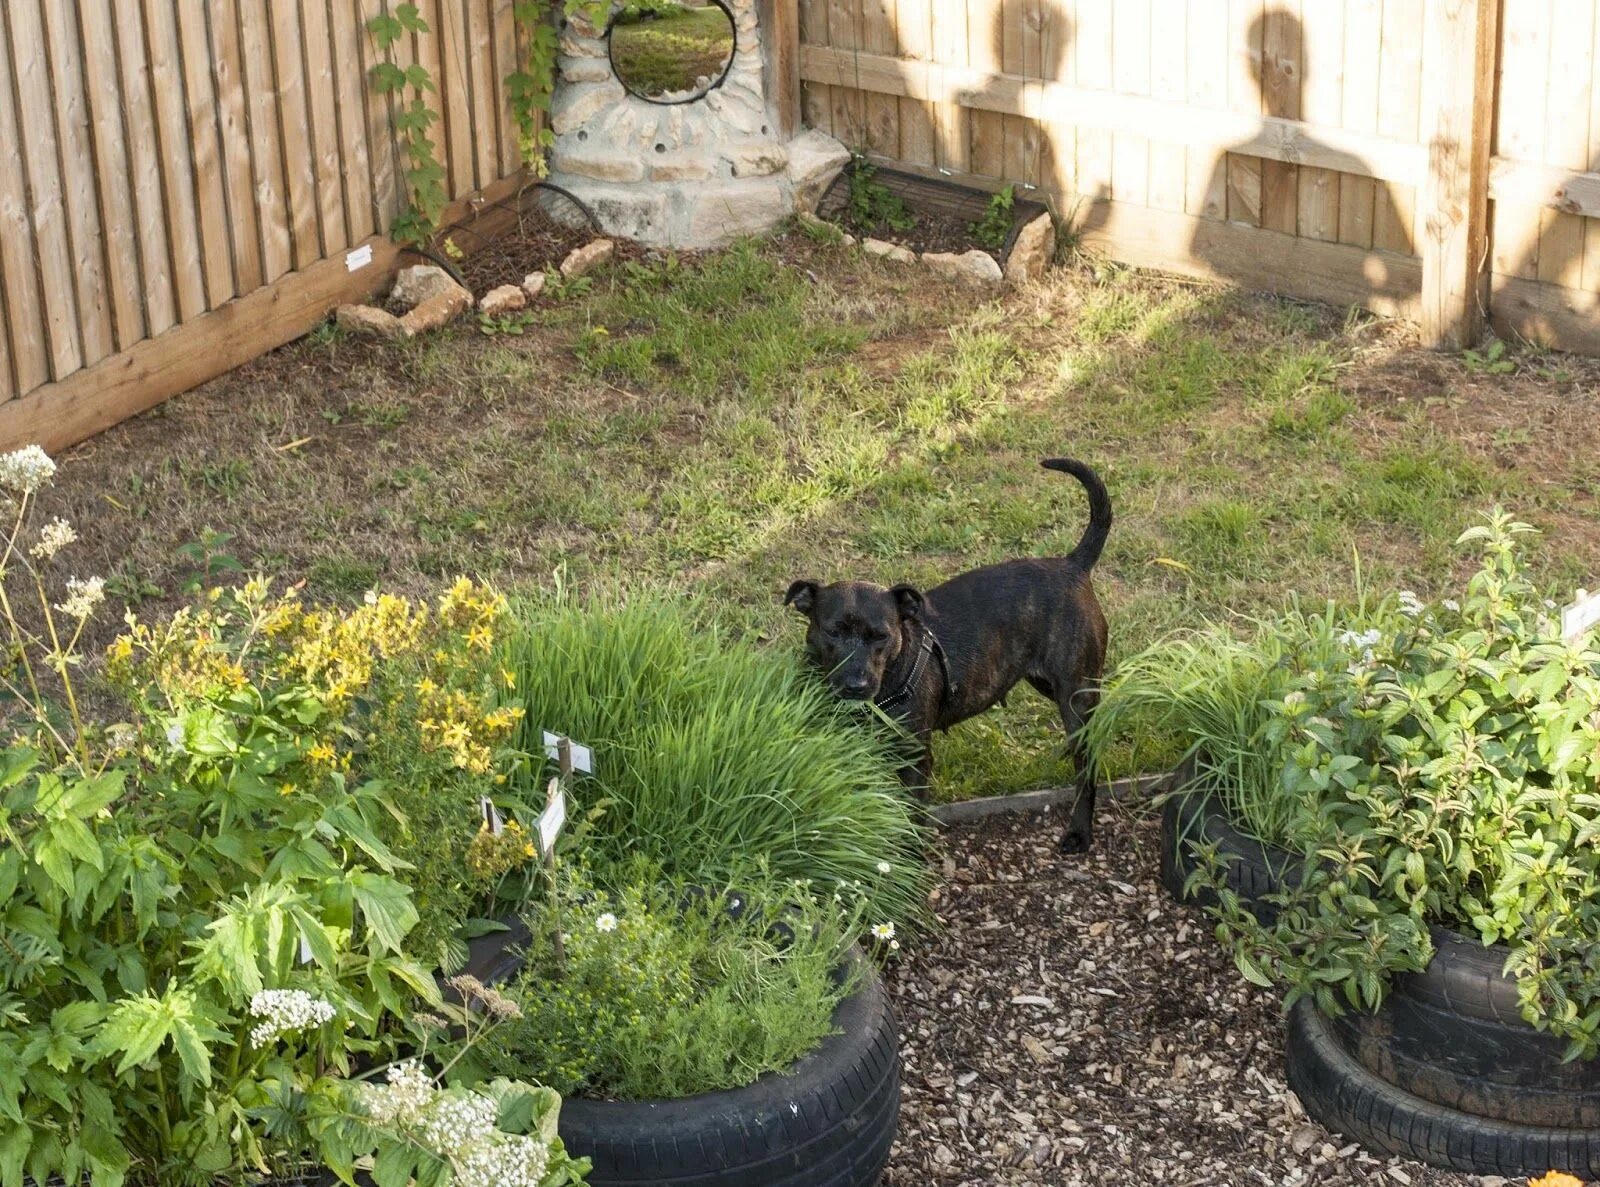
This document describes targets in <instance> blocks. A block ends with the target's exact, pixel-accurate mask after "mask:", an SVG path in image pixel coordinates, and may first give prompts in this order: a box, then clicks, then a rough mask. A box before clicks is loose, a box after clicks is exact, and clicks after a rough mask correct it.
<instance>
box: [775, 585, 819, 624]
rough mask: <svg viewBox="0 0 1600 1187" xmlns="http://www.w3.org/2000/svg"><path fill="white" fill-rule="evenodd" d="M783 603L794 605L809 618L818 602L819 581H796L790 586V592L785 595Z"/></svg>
mask: <svg viewBox="0 0 1600 1187" xmlns="http://www.w3.org/2000/svg"><path fill="white" fill-rule="evenodd" d="M783 604H784V605H785V606H793V607H794V608H795V609H796V610H798V611H799V612H800V613H801V614H804V615H805V616H806V617H807V618H809V617H810V616H811V611H812V609H813V608H814V607H815V606H816V604H817V583H816V582H815V581H796V582H795V583H794V584H793V585H791V586H790V587H789V592H788V593H786V594H784V595H783Z"/></svg>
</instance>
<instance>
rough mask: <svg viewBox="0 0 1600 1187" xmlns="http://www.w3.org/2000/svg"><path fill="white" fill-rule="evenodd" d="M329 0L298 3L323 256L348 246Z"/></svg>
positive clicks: (311, 158)
mask: <svg viewBox="0 0 1600 1187" xmlns="http://www.w3.org/2000/svg"><path fill="white" fill-rule="evenodd" d="M328 8H329V3H328V0H300V36H301V49H302V55H301V56H302V61H303V65H304V70H305V81H306V93H307V98H308V103H307V106H308V107H309V108H310V120H309V125H310V132H311V136H310V150H311V151H310V160H311V164H312V173H311V180H312V185H313V189H314V193H315V195H316V209H317V230H318V232H319V233H320V235H321V239H322V255H324V256H329V255H333V254H335V253H336V252H341V251H343V250H344V249H345V248H346V247H347V246H348V245H349V239H348V237H347V235H346V232H345V221H344V196H343V191H344V176H343V172H344V170H343V162H342V159H341V157H340V155H339V113H338V109H337V105H338V88H337V85H336V84H335V82H334V78H333V49H332V46H331V44H330V42H329V39H328V17H329V13H328Z"/></svg>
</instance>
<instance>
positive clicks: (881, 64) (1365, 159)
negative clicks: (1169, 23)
mask: <svg viewBox="0 0 1600 1187" xmlns="http://www.w3.org/2000/svg"><path fill="white" fill-rule="evenodd" d="M800 77H801V78H802V79H804V80H805V81H807V82H813V83H826V84H827V85H829V86H846V87H855V88H859V89H861V90H864V91H868V92H873V93H877V94H882V95H898V96H901V97H904V98H909V99H921V100H925V101H927V102H932V103H955V104H959V105H960V106H962V107H967V108H973V109H976V110H979V111H997V112H1000V113H1001V114H1003V115H1020V116H1025V117H1027V118H1028V119H1034V120H1042V121H1044V122H1046V123H1057V124H1070V125H1073V126H1075V127H1078V128H1089V129H1093V130H1096V131H1105V132H1116V133H1125V134H1128V135H1132V136H1142V137H1146V138H1148V139H1150V140H1155V141H1159V142H1160V143H1163V144H1184V145H1187V146H1189V147H1190V148H1193V149H1197V150H1200V151H1203V152H1209V153H1213V154H1220V153H1224V152H1231V153H1240V154H1244V155H1248V156H1255V157H1265V158H1267V159H1268V160H1273V161H1283V162H1286V163H1288V164H1291V165H1311V166H1315V167H1316V168H1319V169H1336V170H1338V171H1339V172H1341V173H1354V174H1357V175H1359V176H1362V177H1374V178H1378V179H1379V180H1382V181H1393V182H1399V183H1402V184H1405V185H1421V184H1422V183H1423V181H1424V180H1425V178H1426V176H1427V168H1428V154H1427V150H1426V149H1425V148H1424V147H1423V146H1422V145H1419V144H1412V143H1409V142H1407V141H1402V140H1393V139H1389V138H1386V137H1382V136H1375V135H1369V134H1366V133H1355V132H1347V131H1345V130H1344V129H1342V128H1333V127H1326V126H1322V125H1317V124H1309V123H1306V122H1304V121H1303V120H1290V119H1280V118H1277V117H1274V116H1262V115H1256V114H1253V113H1251V112H1243V111H1226V110H1221V109H1216V108H1202V107H1196V106H1192V105H1190V104H1188V103H1179V102H1176V101H1173V100H1165V99H1150V98H1145V97H1143V96H1138V95H1121V94H1117V93H1116V92H1114V91H1105V90H1097V89H1092V88H1088V87H1076V86H1070V85H1068V84H1066V83H1061V82H1044V83H1040V82H1038V81H1036V80H1031V79H1027V78H1024V77H1022V76H1021V75H1014V74H1004V73H995V72H993V71H986V70H976V69H972V68H969V67H964V66H947V65H942V64H940V63H938V62H919V61H913V60H910V59H906V58H896V57H890V56H887V55H883V54H867V53H861V54H857V53H854V52H851V51H844V50H837V49H830V48H827V47H825V46H817V45H803V46H801V47H800Z"/></svg>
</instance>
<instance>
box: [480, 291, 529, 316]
mask: <svg viewBox="0 0 1600 1187" xmlns="http://www.w3.org/2000/svg"><path fill="white" fill-rule="evenodd" d="M527 307H528V294H527V293H525V292H523V291H522V286H521V285H518V284H502V285H501V286H500V287H499V288H496V289H490V290H489V291H488V292H486V293H484V294H483V296H482V297H481V298H480V299H479V301H478V312H479V313H486V314H488V315H489V316H490V317H503V316H504V315H506V314H508V313H515V312H516V311H517V310H519V309H526V308H527Z"/></svg>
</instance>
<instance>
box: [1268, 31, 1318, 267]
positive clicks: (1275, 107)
mask: <svg viewBox="0 0 1600 1187" xmlns="http://www.w3.org/2000/svg"><path fill="white" fill-rule="evenodd" d="M1313 2H1315V0H1313ZM1300 54H1301V36H1300V0H1273V5H1272V7H1270V8H1269V9H1267V11H1266V13H1265V14H1264V15H1263V18H1262V23H1261V105H1262V107H1263V109H1264V110H1265V112H1266V114H1267V115H1270V116H1276V117H1277V118H1279V119H1289V120H1297V119H1299V118H1300V82H1301V77H1302V67H1301V61H1300ZM1299 209H1300V169H1299V166H1297V165H1290V164H1286V163H1285V162H1283V161H1262V162H1261V225H1262V226H1263V227H1265V228H1266V229H1267V230H1269V231H1282V232H1284V233H1285V234H1289V235H1293V234H1295V231H1296V228H1297V227H1298V225H1299Z"/></svg>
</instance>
